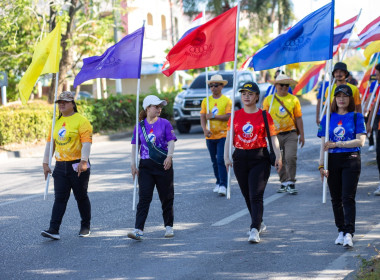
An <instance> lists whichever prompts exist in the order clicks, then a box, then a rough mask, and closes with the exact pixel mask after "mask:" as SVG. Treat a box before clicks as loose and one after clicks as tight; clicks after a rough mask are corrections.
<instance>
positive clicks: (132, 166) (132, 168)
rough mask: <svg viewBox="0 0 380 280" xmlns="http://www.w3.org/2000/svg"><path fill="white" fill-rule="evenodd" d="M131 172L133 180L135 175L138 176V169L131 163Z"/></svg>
mask: <svg viewBox="0 0 380 280" xmlns="http://www.w3.org/2000/svg"><path fill="white" fill-rule="evenodd" d="M131 173H132V177H133V180H134V179H135V175H137V176H139V170H138V169H137V168H136V165H131Z"/></svg>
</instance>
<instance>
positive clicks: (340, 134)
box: [334, 120, 346, 139]
mask: <svg viewBox="0 0 380 280" xmlns="http://www.w3.org/2000/svg"><path fill="white" fill-rule="evenodd" d="M342 124H343V123H342V120H340V121H339V122H338V126H337V127H336V128H334V135H335V137H336V138H337V139H343V137H344V135H345V134H346V130H345V129H344V127H343V126H342Z"/></svg>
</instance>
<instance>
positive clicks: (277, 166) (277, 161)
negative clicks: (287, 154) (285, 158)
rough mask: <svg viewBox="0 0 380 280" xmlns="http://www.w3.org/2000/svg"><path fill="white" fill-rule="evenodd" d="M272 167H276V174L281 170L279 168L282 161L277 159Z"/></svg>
mask: <svg viewBox="0 0 380 280" xmlns="http://www.w3.org/2000/svg"><path fill="white" fill-rule="evenodd" d="M274 167H276V170H277V173H279V172H280V170H281V168H282V160H281V159H279V160H277V159H276V162H275V164H274Z"/></svg>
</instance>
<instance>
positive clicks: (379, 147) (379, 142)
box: [367, 63, 380, 195]
mask: <svg viewBox="0 0 380 280" xmlns="http://www.w3.org/2000/svg"><path fill="white" fill-rule="evenodd" d="M375 75H376V80H377V82H378V83H379V84H380V63H379V64H376V66H375ZM371 87H372V89H371V92H373V91H374V90H375V85H373V86H372V85H371ZM379 92H380V86H378V87H377V90H376V92H375V96H376V98H375V102H376V100H377V98H379ZM375 102H374V103H375ZM373 106H374V105H373ZM374 110H375V108H372V110H371V113H370V115H369V117H368V122H367V133H371V134H373V132H374V131H375V130H374V128H373V127H371V120H372V118H375V120H374V125H373V126H374V127H375V128H378V124H379V119H380V105H379V108H378V110H377V114H376V115H374V113H373V112H374ZM376 162H377V168H378V170H379V178H380V132H379V130H378V129H377V134H376ZM374 194H375V195H380V184H379V185H378V187H377V188H376V190H375V191H374Z"/></svg>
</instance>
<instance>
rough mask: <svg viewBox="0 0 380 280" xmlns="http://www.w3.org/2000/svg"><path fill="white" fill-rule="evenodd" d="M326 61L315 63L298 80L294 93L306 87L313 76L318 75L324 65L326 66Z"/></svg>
mask: <svg viewBox="0 0 380 280" xmlns="http://www.w3.org/2000/svg"><path fill="white" fill-rule="evenodd" d="M325 64H326V63H323V64H318V65H314V66H313V67H311V68H310V69H309V70H308V71H306V73H305V74H304V75H303V76H302V78H301V79H300V80H299V81H298V84H297V85H296V87H295V88H294V90H293V95H296V94H297V93H298V92H299V91H300V90H301V89H302V88H304V87H305V86H306V85H307V84H308V83H309V81H310V79H311V78H312V77H314V76H315V75H317V74H318V73H319V72H320V71H321V70H322V68H323V67H325Z"/></svg>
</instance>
